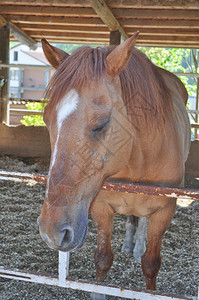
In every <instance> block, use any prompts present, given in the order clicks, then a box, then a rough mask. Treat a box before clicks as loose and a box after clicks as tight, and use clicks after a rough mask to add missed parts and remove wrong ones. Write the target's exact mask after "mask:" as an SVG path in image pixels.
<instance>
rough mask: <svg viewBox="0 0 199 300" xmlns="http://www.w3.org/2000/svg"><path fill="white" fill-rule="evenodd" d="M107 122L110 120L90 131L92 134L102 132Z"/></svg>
mask: <svg viewBox="0 0 199 300" xmlns="http://www.w3.org/2000/svg"><path fill="white" fill-rule="evenodd" d="M109 122H110V120H108V121H106V122H104V123H103V124H100V125H98V126H96V127H94V128H93V129H92V133H93V134H97V133H101V132H102V131H103V129H105V127H106V126H107V125H108V123H109Z"/></svg>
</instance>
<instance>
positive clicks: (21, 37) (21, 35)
mask: <svg viewBox="0 0 199 300" xmlns="http://www.w3.org/2000/svg"><path fill="white" fill-rule="evenodd" d="M7 23H8V24H9V27H10V33H11V34H12V35H13V36H14V37H15V38H16V39H17V40H18V41H19V42H21V43H22V44H25V45H27V46H28V47H29V48H31V49H33V50H35V49H36V48H37V42H36V41H35V40H34V39H33V38H31V37H30V36H29V35H27V34H26V33H25V32H24V31H23V30H21V29H20V28H18V27H17V26H16V25H15V24H13V23H12V22H7V20H6V19H5V18H4V17H2V16H0V25H1V26H4V25H5V24H7Z"/></svg>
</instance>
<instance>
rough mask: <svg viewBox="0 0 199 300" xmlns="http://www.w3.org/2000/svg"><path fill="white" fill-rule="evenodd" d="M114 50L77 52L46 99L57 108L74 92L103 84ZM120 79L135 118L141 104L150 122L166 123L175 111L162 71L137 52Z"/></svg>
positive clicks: (53, 82) (57, 75) (63, 66)
mask: <svg viewBox="0 0 199 300" xmlns="http://www.w3.org/2000/svg"><path fill="white" fill-rule="evenodd" d="M113 49H114V46H109V47H103V48H102V47H98V48H91V47H87V46H86V47H80V48H78V49H77V50H75V51H74V52H73V53H72V54H71V55H70V56H69V57H67V58H66V59H65V60H64V61H63V62H62V63H61V64H60V66H59V67H58V69H57V70H56V72H55V74H54V75H53V77H52V78H51V80H50V82H49V85H48V87H47V90H46V94H45V97H46V98H49V99H50V102H51V103H53V105H57V104H58V103H59V102H60V101H61V99H63V97H64V96H65V95H66V94H67V93H68V92H69V91H70V90H72V89H74V90H76V91H77V92H79V91H81V89H82V88H83V87H84V86H85V85H88V84H89V83H90V81H91V80H92V81H95V82H96V84H99V82H100V80H101V79H102V78H103V77H104V75H105V73H106V57H107V55H108V54H109V53H110V52H111V51H112V50H113ZM119 77H120V82H121V88H122V96H123V101H124V104H125V106H126V108H127V113H128V114H129V115H131V114H133V109H134V106H135V105H138V101H141V102H142V109H144V115H145V117H146V119H147V120H148V121H149V122H154V121H157V122H159V123H161V122H164V119H165V118H166V115H167V113H168V111H170V109H171V107H172V100H171V97H170V92H169V89H168V87H167V86H166V84H165V82H164V80H163V78H162V76H161V74H160V72H159V68H158V67H156V66H155V65H153V64H152V62H151V61H150V60H149V59H148V58H147V57H146V56H145V55H144V54H143V53H141V52H140V51H138V50H136V49H134V50H133V53H132V56H131V58H130V60H129V63H128V66H127V67H126V69H125V70H123V71H122V72H121V73H120V74H119ZM143 105H145V107H143Z"/></svg>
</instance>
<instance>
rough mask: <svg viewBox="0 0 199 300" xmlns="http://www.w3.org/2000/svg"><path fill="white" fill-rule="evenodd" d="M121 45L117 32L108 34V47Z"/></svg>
mask: <svg viewBox="0 0 199 300" xmlns="http://www.w3.org/2000/svg"><path fill="white" fill-rule="evenodd" d="M120 43H121V33H120V32H119V30H114V31H111V32H110V45H119V44H120Z"/></svg>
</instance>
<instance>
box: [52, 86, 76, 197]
mask: <svg viewBox="0 0 199 300" xmlns="http://www.w3.org/2000/svg"><path fill="white" fill-rule="evenodd" d="M78 102H79V95H78V93H77V92H76V91H75V90H70V92H69V93H68V94H67V95H65V96H64V97H63V98H62V99H61V100H60V102H59V103H58V104H57V106H56V111H57V138H56V142H55V145H54V150H53V153H52V161H51V167H50V171H51V169H52V167H53V165H54V163H55V159H56V155H57V145H58V141H59V137H60V133H61V127H62V124H63V122H64V121H65V120H66V118H67V117H68V116H70V115H71V114H72V113H73V112H74V111H75V110H76V108H77V105H78ZM49 177H50V172H49V176H48V180H47V189H46V196H47V195H48V188H49Z"/></svg>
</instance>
